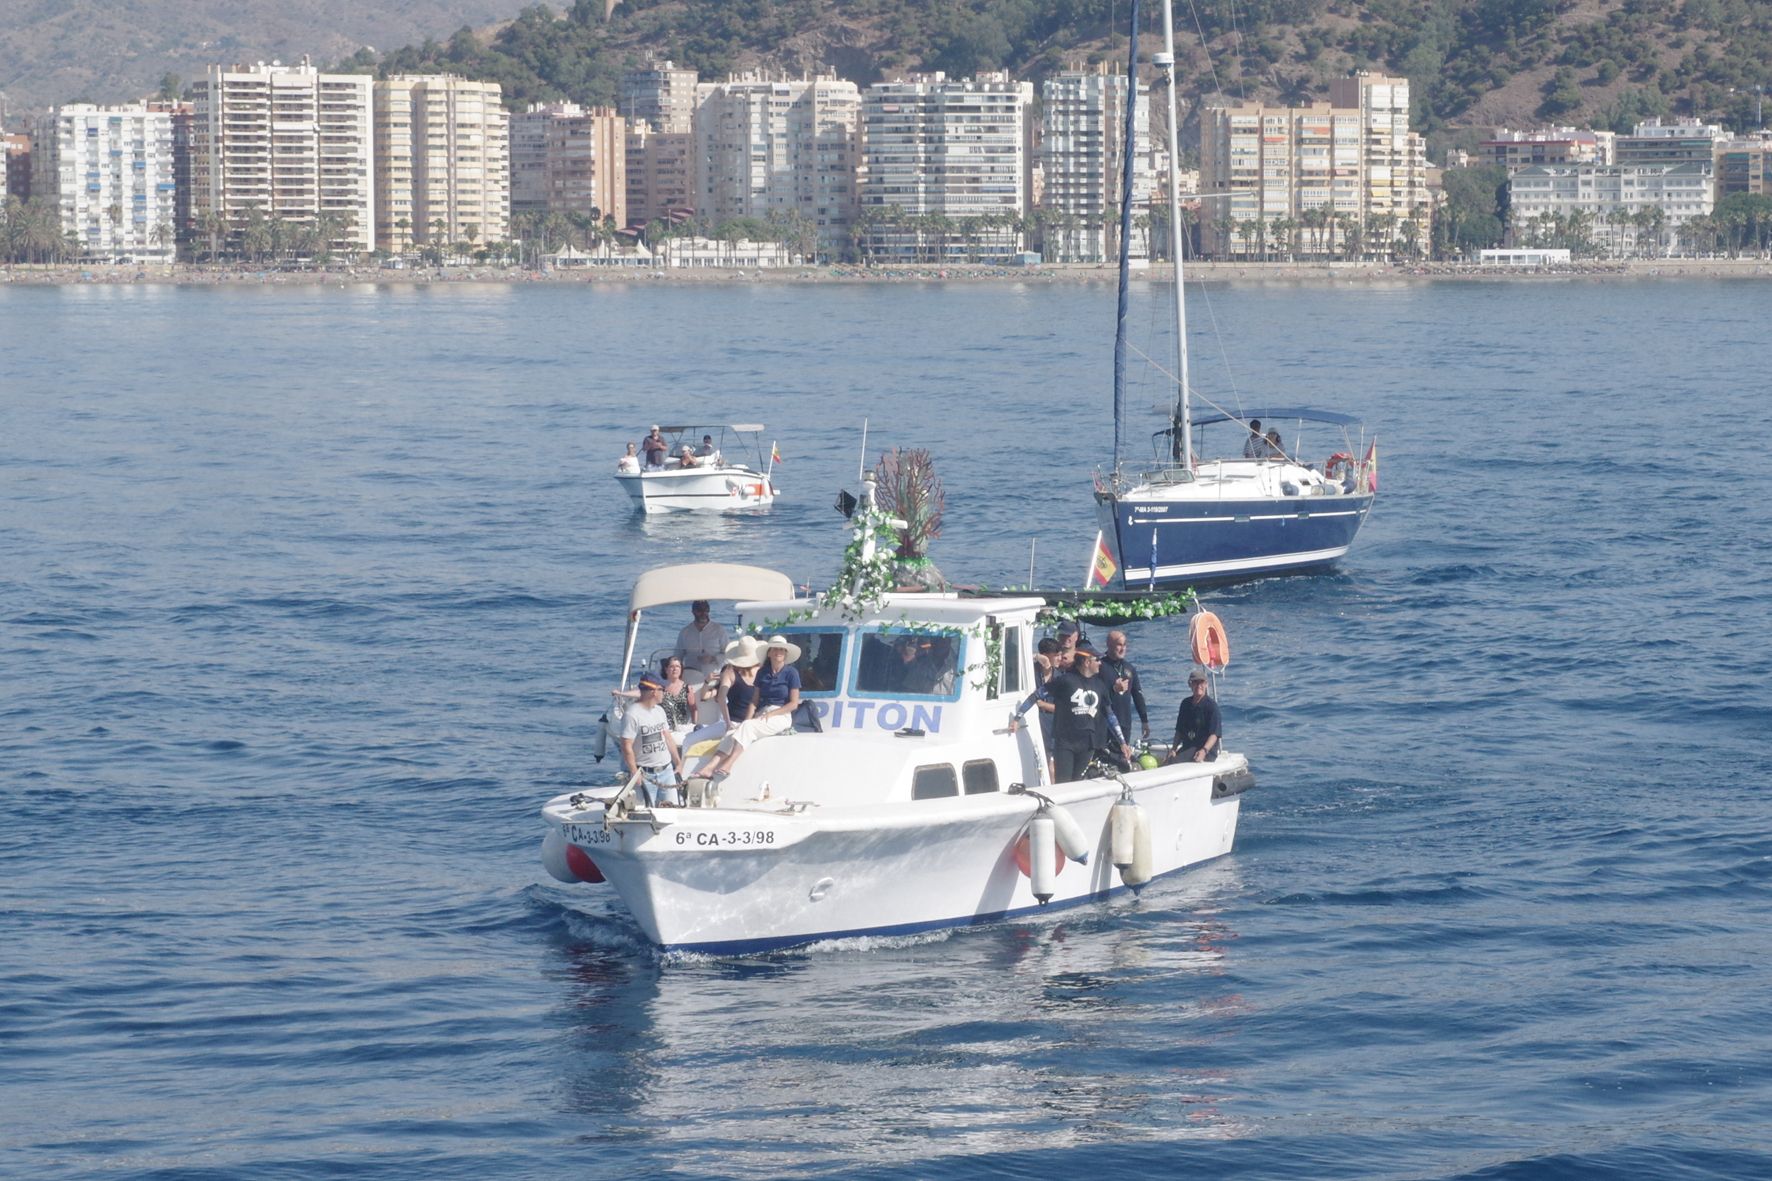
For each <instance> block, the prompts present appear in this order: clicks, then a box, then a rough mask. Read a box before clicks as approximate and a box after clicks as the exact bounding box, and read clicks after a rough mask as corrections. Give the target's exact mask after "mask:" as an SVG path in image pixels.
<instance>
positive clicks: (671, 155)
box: [627, 123, 696, 226]
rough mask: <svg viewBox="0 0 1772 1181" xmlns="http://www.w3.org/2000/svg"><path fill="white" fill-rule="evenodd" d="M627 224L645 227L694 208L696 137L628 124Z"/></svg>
mask: <svg viewBox="0 0 1772 1181" xmlns="http://www.w3.org/2000/svg"><path fill="white" fill-rule="evenodd" d="M627 131H628V216H627V224H628V225H635V226H644V225H647V224H649V223H650V222H653V221H655V220H657V219H659V218H662V217H666V216H670V215H673V214H674V215H681V214H682V213H683V211H685V210H693V209H694V208H695V200H696V196H695V135H694V133H693V132H682V131H657V130H654V128H653V127H652V125H651V124H650V123H629V124H628V128H627Z"/></svg>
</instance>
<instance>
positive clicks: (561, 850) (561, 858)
mask: <svg viewBox="0 0 1772 1181" xmlns="http://www.w3.org/2000/svg"><path fill="white" fill-rule="evenodd" d="M541 864H542V868H543V869H545V870H547V871H548V876H549V877H551V878H553V879H554V880H555V881H560V882H567V883H569V884H571V885H577V884H578V875H577V874H575V873H573V872H572V869H571V867H570V866H568V865H567V864H566V838H565V837H563V836H561V835H560V830H559V829H557V828H555V827H554V826H553V825H551V824H550V825H548V835H547V836H545V837H543V838H542V839H541Z"/></svg>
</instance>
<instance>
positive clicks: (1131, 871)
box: [1120, 804, 1151, 886]
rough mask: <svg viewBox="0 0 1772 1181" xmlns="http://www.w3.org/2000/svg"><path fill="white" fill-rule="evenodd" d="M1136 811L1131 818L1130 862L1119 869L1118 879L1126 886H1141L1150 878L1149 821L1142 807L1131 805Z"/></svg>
mask: <svg viewBox="0 0 1772 1181" xmlns="http://www.w3.org/2000/svg"><path fill="white" fill-rule="evenodd" d="M1132 810H1133V811H1134V812H1135V813H1137V816H1136V817H1135V818H1134V820H1133V831H1132V864H1131V865H1128V866H1127V867H1126V868H1125V869H1122V870H1121V871H1120V880H1121V881H1123V882H1125V883H1126V884H1127V885H1128V886H1142V885H1144V884H1145V883H1146V882H1148V881H1150V880H1151V822H1150V818H1149V817H1148V816H1146V815H1145V814H1144V809H1143V808H1140V807H1139V806H1138V805H1137V804H1134V805H1132Z"/></svg>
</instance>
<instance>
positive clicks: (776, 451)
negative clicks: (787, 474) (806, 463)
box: [769, 442, 781, 463]
mask: <svg viewBox="0 0 1772 1181" xmlns="http://www.w3.org/2000/svg"><path fill="white" fill-rule="evenodd" d="M769 462H770V463H780V462H781V448H780V447H777V446H776V445H775V444H774V443H773V442H772V443H770V444H769Z"/></svg>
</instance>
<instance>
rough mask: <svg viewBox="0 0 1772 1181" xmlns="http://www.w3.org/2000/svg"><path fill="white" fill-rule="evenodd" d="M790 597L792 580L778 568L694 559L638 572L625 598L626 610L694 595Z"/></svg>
mask: <svg viewBox="0 0 1772 1181" xmlns="http://www.w3.org/2000/svg"><path fill="white" fill-rule="evenodd" d="M793 597H794V581H793V579H791V578H789V577H788V576H787V575H785V574H783V573H781V572H780V571H777V570H767V569H765V568H763V567H762V566H739V565H735V564H733V563H731V562H694V563H691V564H690V565H687V566H664V567H661V568H660V569H657V570H648V571H647V572H646V573H644V574H642V575H640V577H639V579H638V580H637V581H636V582H635V583H634V594H633V597H632V598H630V599H629V600H628V612H629V613H630V614H631V613H633V612H635V611H643V610H645V609H646V608H647V607H657V606H660V605H662V604H665V603H690V602H694V601H695V600H696V599H732V600H740V599H743V600H749V599H766V600H780V599H791V598H793Z"/></svg>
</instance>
